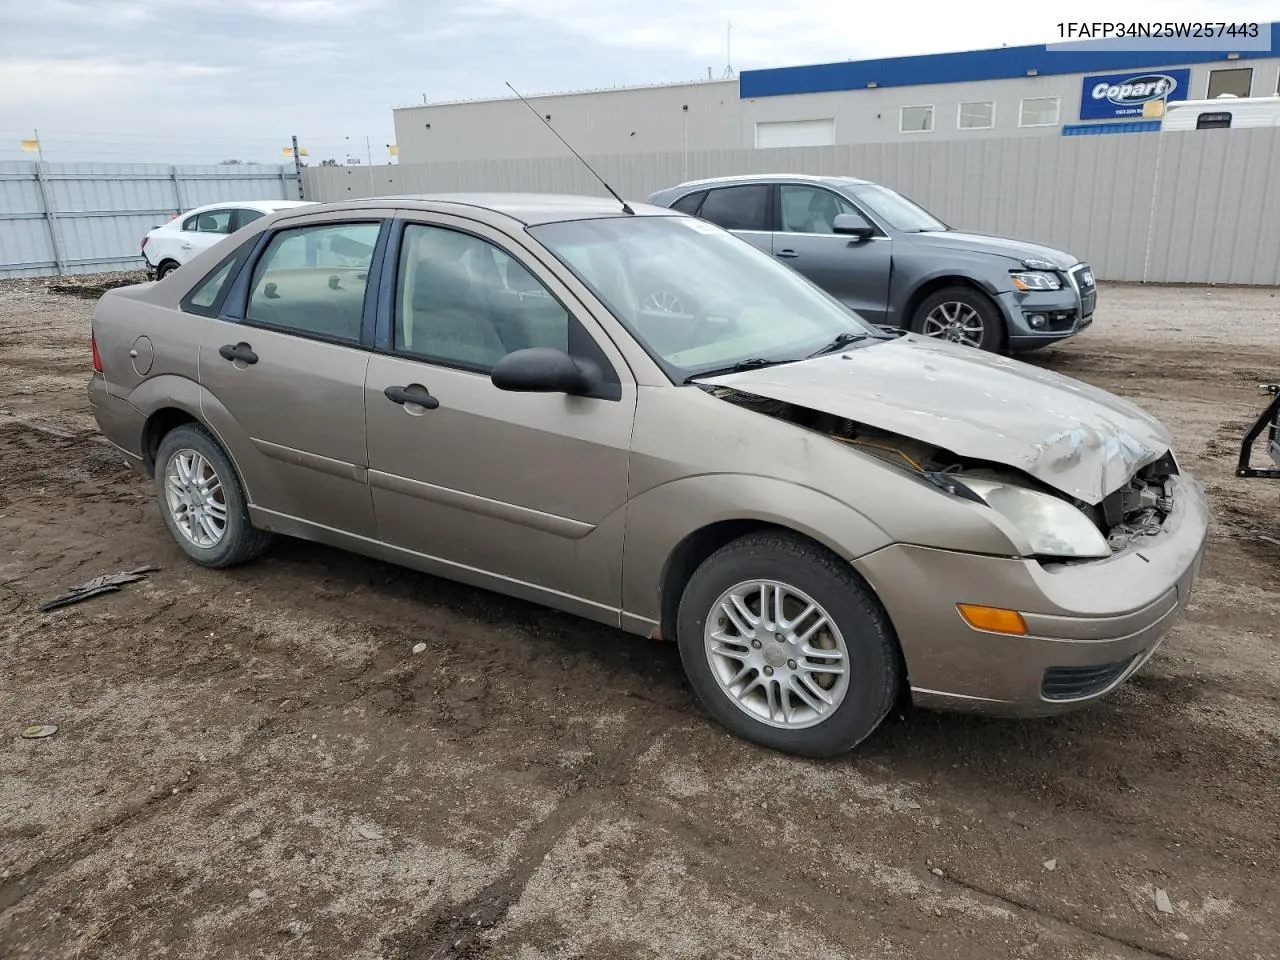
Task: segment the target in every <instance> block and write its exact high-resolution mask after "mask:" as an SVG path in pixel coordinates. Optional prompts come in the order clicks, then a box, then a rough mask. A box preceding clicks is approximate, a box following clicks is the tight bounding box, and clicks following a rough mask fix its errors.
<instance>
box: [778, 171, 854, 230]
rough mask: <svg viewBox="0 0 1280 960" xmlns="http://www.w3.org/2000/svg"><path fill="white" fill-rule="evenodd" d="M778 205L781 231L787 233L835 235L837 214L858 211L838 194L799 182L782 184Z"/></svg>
mask: <svg viewBox="0 0 1280 960" xmlns="http://www.w3.org/2000/svg"><path fill="white" fill-rule="evenodd" d="M779 202H780V203H781V204H782V229H783V230H784V231H786V232H787V233H835V219H836V216H837V214H841V213H856V212H857V211H855V210H854V208H853V204H851V203H850V202H849V201H848V200H845V199H844V198H843V197H841V196H839V195H838V194H835V193H832V192H831V191H830V190H824V189H822V188H821V187H810V186H807V185H805V184H800V183H784V184H782V185H781V187H780V188H779Z"/></svg>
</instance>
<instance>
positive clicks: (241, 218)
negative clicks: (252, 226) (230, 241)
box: [227, 207, 266, 233]
mask: <svg viewBox="0 0 1280 960" xmlns="http://www.w3.org/2000/svg"><path fill="white" fill-rule="evenodd" d="M265 216H266V214H265V213H263V212H262V211H261V210H246V209H244V208H243V207H241V208H239V209H237V210H236V211H235V216H234V217H233V218H232V221H231V229H230V230H229V231H227V232H228V233H235V232H236V231H237V230H239V229H240V228H241V227H243V226H245V225H246V224H249V223H253V221H255V220H261V219H262V218H263V217H265Z"/></svg>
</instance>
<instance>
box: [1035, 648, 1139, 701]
mask: <svg viewBox="0 0 1280 960" xmlns="http://www.w3.org/2000/svg"><path fill="white" fill-rule="evenodd" d="M1131 663H1133V657H1126V658H1125V659H1123V660H1117V661H1116V662H1115V663H1104V664H1101V665H1099V666H1094V667H1050V668H1049V669H1048V670H1046V671H1045V672H1044V680H1043V681H1041V683H1040V694H1041V696H1043V697H1044V698H1045V699H1046V700H1079V699H1080V698H1081V697H1091V696H1093V695H1094V694H1097V693H1101V692H1102V691H1103V690H1105V689H1107V687H1109V686H1111V684H1113V683H1115V682H1116V678H1118V677H1119V676H1120V675H1121V674H1123V673H1124V672H1125V670H1127V669H1128V668H1129V664H1131Z"/></svg>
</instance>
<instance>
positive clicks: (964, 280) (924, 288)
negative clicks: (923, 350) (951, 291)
mask: <svg viewBox="0 0 1280 960" xmlns="http://www.w3.org/2000/svg"><path fill="white" fill-rule="evenodd" d="M947 287H968V288H969V289H971V290H973V291H974V292H976V293H980V294H982V295H983V296H984V297H986V298H987V300H988V301H989V302H990V303H991V306H992V307H993V308H994V309H995V311H996V312H997V313H998V314H999V315H1000V317H1001V319H1004V311H1003V310H1002V309H1001V308H1000V303H999V300H998V299H997V298H996V291H995V289H994V288H993V287H991V286H990V285H989V284H986V283H983V282H982V281H981V280H978V279H976V278H975V277H972V276H968V275H966V274H962V273H947V274H942V275H940V276H935V277H930V278H929V279H927V280H925V281H924V282H922V283H920V284H917V285H916V287H915V289H914V290H912V291H911V293H910V294H909V295H908V296H907V300H906V303H905V304H904V305H903V308H902V318H903V320H904V321H906V323H905V325H906V327H907V328H908V329H910V330H912V331H915V332H916V333H919V330H918V329H917V325H916V311H917V310H918V309H920V304H922V303H924V301H925V300H927V299H928V298H929V297H931V296H933V294H935V293H937V292H938V291H939V290H945V289H946V288H947Z"/></svg>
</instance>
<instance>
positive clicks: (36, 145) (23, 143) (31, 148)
mask: <svg viewBox="0 0 1280 960" xmlns="http://www.w3.org/2000/svg"><path fill="white" fill-rule="evenodd" d="M18 146H20V147H22V151H23V152H24V153H39V152H40V141H39V140H19V141H18Z"/></svg>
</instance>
